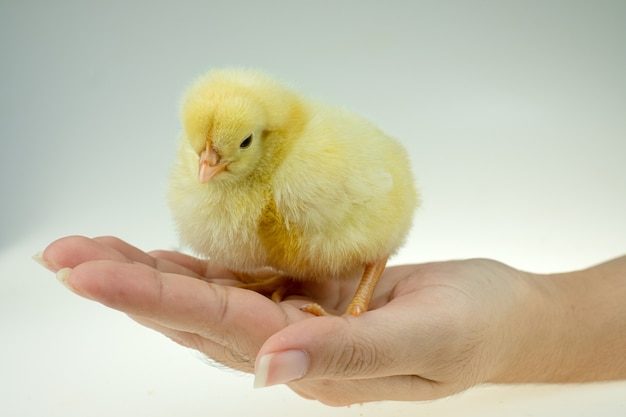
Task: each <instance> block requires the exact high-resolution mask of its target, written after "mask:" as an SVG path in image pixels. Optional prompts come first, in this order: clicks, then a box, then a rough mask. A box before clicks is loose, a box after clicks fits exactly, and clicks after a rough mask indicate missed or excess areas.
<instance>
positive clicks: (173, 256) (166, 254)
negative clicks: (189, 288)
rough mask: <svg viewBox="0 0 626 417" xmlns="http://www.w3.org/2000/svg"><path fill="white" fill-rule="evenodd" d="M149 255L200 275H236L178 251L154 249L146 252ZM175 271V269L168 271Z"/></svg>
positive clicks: (221, 276)
mask: <svg viewBox="0 0 626 417" xmlns="http://www.w3.org/2000/svg"><path fill="white" fill-rule="evenodd" d="M148 254H149V255H150V256H152V257H153V258H155V259H156V260H157V262H158V261H161V260H162V261H165V262H166V263H172V264H176V265H179V266H181V267H183V268H186V269H187V270H189V271H193V273H194V274H197V275H198V276H201V277H206V278H226V279H235V278H236V276H235V274H233V273H232V272H231V271H229V270H228V269H226V268H222V267H220V266H218V265H216V264H214V263H212V262H208V261H205V260H201V259H198V258H195V257H193V256H189V255H186V254H184V253H180V252H172V251H164V250H156V251H151V252H148ZM169 272H175V271H169Z"/></svg>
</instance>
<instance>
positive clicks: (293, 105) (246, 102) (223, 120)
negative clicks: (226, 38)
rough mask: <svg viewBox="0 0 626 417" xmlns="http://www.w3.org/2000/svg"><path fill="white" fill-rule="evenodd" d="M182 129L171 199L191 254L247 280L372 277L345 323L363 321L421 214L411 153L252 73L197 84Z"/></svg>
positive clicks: (366, 125) (351, 118) (226, 73)
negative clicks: (272, 274)
mask: <svg viewBox="0 0 626 417" xmlns="http://www.w3.org/2000/svg"><path fill="white" fill-rule="evenodd" d="M182 122H183V132H182V134H181V137H180V145H179V149H178V155H177V159H176V163H175V165H174V168H173V170H172V173H171V177H170V184H169V191H168V200H169V205H170V207H171V209H172V212H173V215H174V219H175V222H176V225H177V228H178V231H179V234H180V238H181V241H182V243H184V244H185V245H188V246H189V247H190V248H191V249H192V250H194V251H195V252H196V253H197V254H199V255H202V256H204V257H207V258H209V259H210V260H211V261H212V262H215V263H217V264H219V265H221V266H224V267H226V268H228V269H230V270H232V271H234V272H239V273H242V274H246V275H254V274H255V272H258V271H259V270H260V269H263V268H267V267H271V268H273V269H274V270H275V271H276V272H277V273H279V274H281V275H284V276H286V277H290V278H293V279H295V280H327V279H345V278H354V277H355V275H357V274H363V281H368V282H367V283H366V282H362V284H363V285H362V286H364V287H367V288H363V289H361V288H360V291H361V292H362V293H363V294H362V295H361V296H360V299H359V300H357V299H356V298H359V297H358V294H357V296H355V300H354V302H353V304H355V305H352V307H351V308H349V311H347V312H348V313H351V314H360V313H361V312H363V311H365V310H366V309H367V303H368V302H369V297H371V293H372V292H373V290H374V287H375V285H376V281H377V280H378V276H379V275H380V272H382V269H383V268H384V265H385V262H386V260H387V258H388V257H389V256H390V255H392V254H393V253H394V252H395V251H396V249H397V248H398V247H399V246H400V245H401V244H402V243H403V241H404V239H405V237H406V235H407V233H408V231H409V229H410V226H411V220H412V217H413V212H414V210H415V208H416V205H417V193H416V190H415V187H414V184H413V177H412V174H411V169H410V164H409V161H408V157H407V154H406V151H405V150H404V148H403V147H402V146H401V145H400V144H399V143H398V142H397V141H396V140H394V139H392V138H390V137H388V136H386V135H385V134H384V133H383V132H381V131H380V130H379V129H378V128H377V127H376V126H374V125H373V124H371V123H370V122H368V121H367V120H364V119H362V118H360V117H359V116H356V115H354V114H352V113H350V112H348V111H346V110H343V109H339V108H337V107H332V106H328V105H324V104H319V103H317V102H314V101H311V100H309V99H306V98H304V97H302V96H300V95H299V94H296V93H295V92H293V91H291V90H289V89H287V88H286V87H284V86H283V85H281V84H280V83H278V82H276V81H274V80H273V79H271V78H269V77H267V76H265V75H263V74H261V73H258V72H254V71H247V70H232V69H227V70H215V71H212V72H209V73H208V74H207V75H205V76H203V77H201V78H200V79H198V80H197V81H196V82H195V83H194V84H193V85H192V86H191V87H190V88H189V90H188V92H187V94H186V95H185V97H184V99H183V103H182ZM364 268H365V273H364V272H363V271H364ZM368 274H370V275H372V274H373V275H375V276H371V277H369V278H366V275H368ZM363 298H365V299H363ZM311 311H312V312H314V313H315V311H313V310H311Z"/></svg>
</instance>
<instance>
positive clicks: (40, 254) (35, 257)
mask: <svg viewBox="0 0 626 417" xmlns="http://www.w3.org/2000/svg"><path fill="white" fill-rule="evenodd" d="M32 258H33V261H35V262H37V263H38V264H39V265H41V266H43V267H44V268H46V269H48V270H50V271H52V272H54V271H55V270H56V269H55V268H54V267H53V266H52V265H51V264H50V263H49V262H48V261H46V260H45V259H44V258H43V252H37V253H36V254H34V255H33V256H32Z"/></svg>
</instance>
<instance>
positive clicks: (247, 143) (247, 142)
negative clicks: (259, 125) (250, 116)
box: [239, 135, 252, 149]
mask: <svg viewBox="0 0 626 417" xmlns="http://www.w3.org/2000/svg"><path fill="white" fill-rule="evenodd" d="M251 143H252V135H250V136H248V137H247V138H245V139H244V140H243V142H241V143H240V144H239V148H241V149H246V148H248V147H249V146H250V144H251Z"/></svg>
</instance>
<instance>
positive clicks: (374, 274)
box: [300, 258, 387, 316]
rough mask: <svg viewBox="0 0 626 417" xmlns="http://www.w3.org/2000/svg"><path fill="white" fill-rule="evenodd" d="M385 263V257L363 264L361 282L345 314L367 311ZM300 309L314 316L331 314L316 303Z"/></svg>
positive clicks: (357, 313)
mask: <svg viewBox="0 0 626 417" xmlns="http://www.w3.org/2000/svg"><path fill="white" fill-rule="evenodd" d="M386 265H387V258H383V259H380V260H378V261H376V262H372V263H371V264H367V265H365V270H364V271H363V276H362V277H361V282H360V283H359V286H358V288H357V290H356V292H355V294H354V297H352V301H350V304H348V308H346V312H345V313H344V315H346V314H351V315H353V316H358V315H360V314H361V313H364V312H365V311H367V307H368V306H369V303H370V300H371V299H372V294H374V290H375V289H376V284H378V280H379V279H380V276H381V275H382V273H383V271H384V270H385V266H386ZM300 310H302V311H305V312H307V313H311V314H313V315H315V316H330V315H331V314H329V313H327V312H326V310H324V308H323V307H322V306H321V305H319V304H317V303H309V304H306V305H304V306H302V307H300Z"/></svg>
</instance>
